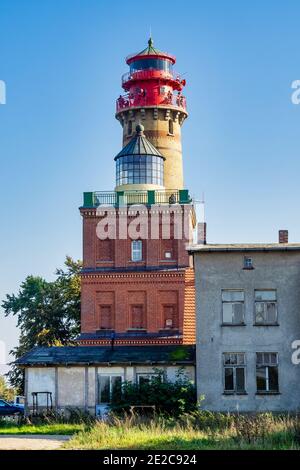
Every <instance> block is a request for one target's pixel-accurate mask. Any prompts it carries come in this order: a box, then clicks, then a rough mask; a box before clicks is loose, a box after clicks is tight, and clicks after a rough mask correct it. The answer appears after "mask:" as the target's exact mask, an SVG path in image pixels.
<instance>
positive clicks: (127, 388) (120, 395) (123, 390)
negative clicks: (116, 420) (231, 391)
mask: <svg viewBox="0 0 300 470" xmlns="http://www.w3.org/2000/svg"><path fill="white" fill-rule="evenodd" d="M196 401H197V400H196V389H195V386H194V385H193V384H192V383H191V382H190V381H189V380H188V379H187V378H186V377H185V375H184V374H183V372H180V373H179V374H178V375H177V377H176V380H175V382H171V381H169V380H168V379H167V378H166V377H165V376H164V374H163V372H162V371H157V377H155V378H153V379H152V381H151V382H150V383H144V384H141V385H138V384H136V383H133V382H124V383H123V384H122V385H121V384H119V385H117V386H116V387H115V390H114V391H113V394H112V402H111V409H112V411H114V412H122V411H129V410H130V407H132V406H141V407H142V406H144V407H147V406H153V405H155V412H156V413H163V414H167V415H172V416H179V415H180V414H182V413H188V412H191V411H193V410H195V408H196ZM143 411H145V410H143Z"/></svg>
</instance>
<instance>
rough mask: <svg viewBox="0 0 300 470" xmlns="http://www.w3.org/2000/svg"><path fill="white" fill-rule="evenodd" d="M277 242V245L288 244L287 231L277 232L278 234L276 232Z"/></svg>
mask: <svg viewBox="0 0 300 470" xmlns="http://www.w3.org/2000/svg"><path fill="white" fill-rule="evenodd" d="M278 242H279V243H288V242H289V231H288V230H279V232H278Z"/></svg>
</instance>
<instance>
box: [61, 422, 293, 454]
mask: <svg viewBox="0 0 300 470" xmlns="http://www.w3.org/2000/svg"><path fill="white" fill-rule="evenodd" d="M212 419H213V420H214V418H212ZM144 421H145V420H144ZM257 423H259V424H257ZM262 423H263V424H262ZM201 428H202V424H199V422H198V423H195V422H194V423H180V422H177V423H176V422H174V421H171V422H170V421H168V420H165V421H164V420H161V419H160V420H148V422H143V420H142V421H141V422H139V420H136V422H133V421H132V420H128V419H125V420H117V419H114V420H113V421H112V422H110V423H107V422H98V423H96V424H95V425H94V426H93V427H92V428H90V429H89V430H85V431H81V432H79V433H78V434H76V435H75V436H73V438H72V439H71V440H70V441H69V442H67V443H65V444H64V448H65V449H123V450H124V449H128V450H130V449H135V450H139V449H145V450H231V449H232V450H237V449H243V450H247V449H253V450H254V449H258V450H262V449H270V450H271V449H274V450H285V449H298V450H300V439H299V436H298V434H297V433H298V430H297V429H298V428H297V429H296V428H295V421H294V419H291V418H284V419H282V418H274V417H272V416H271V417H269V418H267V419H265V418H261V422H259V418H258V420H257V419H256V418H254V419H252V418H250V419H248V418H246V420H244V421H243V419H242V418H241V422H237V423H236V424H235V423H232V422H231V423H227V424H225V426H224V423H223V424H221V425H219V427H218V426H217V427H216V425H215V422H213V421H212V422H211V426H210V427H209V426H207V425H206V429H201Z"/></svg>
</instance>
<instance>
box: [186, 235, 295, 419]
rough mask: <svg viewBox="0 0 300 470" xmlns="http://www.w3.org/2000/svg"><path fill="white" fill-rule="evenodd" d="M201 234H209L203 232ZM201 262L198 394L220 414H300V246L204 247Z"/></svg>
mask: <svg viewBox="0 0 300 470" xmlns="http://www.w3.org/2000/svg"><path fill="white" fill-rule="evenodd" d="M200 228H201V227H200ZM190 252H191V253H192V254H193V256H194V264H195V285H196V315H197V372H196V374H197V392H198V396H199V397H202V398H203V401H202V406H203V407H204V408H205V409H208V410H212V411H226V412H227V411H232V412H234V411H267V410H270V411H299V408H300V393H299V388H300V364H298V365H297V364H294V363H293V361H292V355H293V352H294V349H293V342H294V341H295V340H299V339H300V289H299V285H300V244H292V243H288V237H287V231H280V239H279V243H273V244H232V245H230V244H226V245H210V244H206V241H205V238H204V240H202V244H199V245H195V246H193V247H191V250H190Z"/></svg>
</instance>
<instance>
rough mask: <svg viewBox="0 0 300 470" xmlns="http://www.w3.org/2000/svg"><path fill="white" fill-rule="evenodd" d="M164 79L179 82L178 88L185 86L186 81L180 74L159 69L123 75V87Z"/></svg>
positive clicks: (142, 70)
mask: <svg viewBox="0 0 300 470" xmlns="http://www.w3.org/2000/svg"><path fill="white" fill-rule="evenodd" d="M154 78H158V79H164V80H172V81H175V82H177V84H178V87H182V86H184V85H185V81H184V80H183V79H182V78H181V76H180V74H179V73H177V72H174V71H170V70H157V69H146V70H145V69H141V70H136V71H134V72H126V73H124V74H123V75H122V86H124V85H126V84H127V83H128V82H131V81H135V80H137V81H138V80H150V79H154Z"/></svg>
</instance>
